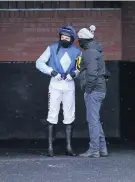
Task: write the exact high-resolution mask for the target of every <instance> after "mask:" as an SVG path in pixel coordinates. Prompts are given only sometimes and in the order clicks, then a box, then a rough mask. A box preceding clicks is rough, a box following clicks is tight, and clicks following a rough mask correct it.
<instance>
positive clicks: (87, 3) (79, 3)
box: [0, 1, 121, 9]
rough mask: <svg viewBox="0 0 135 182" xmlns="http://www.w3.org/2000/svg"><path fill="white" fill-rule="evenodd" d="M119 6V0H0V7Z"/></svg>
mask: <svg viewBox="0 0 135 182" xmlns="http://www.w3.org/2000/svg"><path fill="white" fill-rule="evenodd" d="M120 7H121V2H119V1H110V2H109V1H0V9H28V8H40V9H43V8H120Z"/></svg>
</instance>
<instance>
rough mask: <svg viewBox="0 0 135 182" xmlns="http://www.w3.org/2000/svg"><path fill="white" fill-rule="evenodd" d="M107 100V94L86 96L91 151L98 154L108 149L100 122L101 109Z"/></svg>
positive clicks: (86, 94)
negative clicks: (105, 99)
mask: <svg viewBox="0 0 135 182" xmlns="http://www.w3.org/2000/svg"><path fill="white" fill-rule="evenodd" d="M104 98H105V93H102V92H92V93H90V94H88V93H85V94H84V100H85V105H86V119H87V122H88V128H89V137H90V143H89V150H91V151H92V152H97V151H100V150H104V149H106V141H105V135H104V132H103V128H102V125H101V122H100V108H101V105H102V102H103V100H104Z"/></svg>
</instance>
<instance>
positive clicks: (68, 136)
mask: <svg viewBox="0 0 135 182" xmlns="http://www.w3.org/2000/svg"><path fill="white" fill-rule="evenodd" d="M71 139H72V125H71V124H70V125H66V143H67V148H66V149H67V151H66V153H67V155H69V156H76V154H75V153H74V152H73V150H72V146H71Z"/></svg>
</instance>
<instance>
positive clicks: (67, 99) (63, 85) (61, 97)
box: [47, 78, 75, 124]
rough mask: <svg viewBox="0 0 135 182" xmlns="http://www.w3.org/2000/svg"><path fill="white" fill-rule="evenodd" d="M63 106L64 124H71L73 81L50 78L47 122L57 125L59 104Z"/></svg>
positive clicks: (73, 93)
mask: <svg viewBox="0 0 135 182" xmlns="http://www.w3.org/2000/svg"><path fill="white" fill-rule="evenodd" d="M61 102H62V104H63V115H64V120H63V123H64V124H71V123H72V122H73V121H74V120H75V83H74V81H73V80H72V81H65V80H61V81H57V80H55V78H51V81H50V85H49V104H48V105H49V108H48V109H49V111H48V117H47V121H48V122H49V123H51V124H57V123H58V115H59V111H60V104H61Z"/></svg>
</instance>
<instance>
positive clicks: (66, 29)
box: [59, 25, 76, 40]
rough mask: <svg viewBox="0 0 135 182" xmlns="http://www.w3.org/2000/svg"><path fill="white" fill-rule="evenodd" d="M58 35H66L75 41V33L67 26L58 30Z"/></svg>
mask: <svg viewBox="0 0 135 182" xmlns="http://www.w3.org/2000/svg"><path fill="white" fill-rule="evenodd" d="M59 34H64V35H68V36H70V37H73V39H74V40H75V38H76V31H75V29H74V28H73V27H72V26H70V25H68V26H64V27H61V28H60V30H59Z"/></svg>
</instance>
